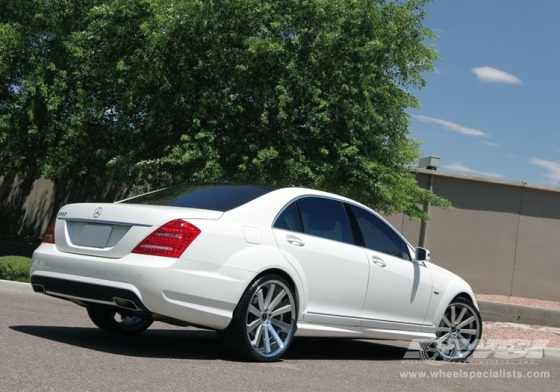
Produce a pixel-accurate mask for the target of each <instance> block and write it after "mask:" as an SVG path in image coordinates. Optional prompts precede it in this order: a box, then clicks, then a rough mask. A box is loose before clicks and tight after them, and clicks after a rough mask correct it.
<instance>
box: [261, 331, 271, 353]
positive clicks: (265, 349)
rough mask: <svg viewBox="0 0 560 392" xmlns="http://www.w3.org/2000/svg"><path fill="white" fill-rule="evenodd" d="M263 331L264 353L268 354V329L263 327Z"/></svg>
mask: <svg viewBox="0 0 560 392" xmlns="http://www.w3.org/2000/svg"><path fill="white" fill-rule="evenodd" d="M262 329H263V330H264V331H263V332H264V352H265V353H269V352H270V336H269V335H268V328H267V327H266V326H265V325H263V328H262Z"/></svg>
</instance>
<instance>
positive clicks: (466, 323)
mask: <svg viewBox="0 0 560 392" xmlns="http://www.w3.org/2000/svg"><path fill="white" fill-rule="evenodd" d="M481 334H482V321H481V318H480V313H479V312H478V310H477V309H476V308H475V307H474V305H473V304H472V303H471V302H470V301H467V300H465V299H463V298H457V299H455V300H453V301H452V302H451V303H450V304H449V306H448V307H447V309H446V310H445V313H444V314H443V317H442V319H441V322H440V323H439V326H438V327H437V329H436V339H435V340H434V341H432V342H429V343H428V344H427V345H425V346H424V349H423V355H424V356H425V359H428V360H444V361H454V362H455V361H464V360H465V359H467V358H468V357H469V356H470V355H471V354H472V353H473V352H474V350H475V349H476V346H477V345H478V342H479V340H480V335H481Z"/></svg>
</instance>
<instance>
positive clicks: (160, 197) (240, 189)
mask: <svg viewBox="0 0 560 392" xmlns="http://www.w3.org/2000/svg"><path fill="white" fill-rule="evenodd" d="M276 189H279V187H274V186H270V185H255V184H239V183H230V182H225V183H187V184H182V185H177V186H173V187H170V188H165V189H161V190H159V191H156V192H152V193H147V194H145V195H140V196H138V197H135V198H134V199H130V200H125V201H123V202H122V203H126V204H149V205H157V206H172V207H188V208H202V209H205V210H214V211H229V210H232V209H234V208H237V207H239V206H241V205H243V204H245V203H248V202H250V201H251V200H253V199H256V198H257V197H260V196H262V195H265V194H267V193H268V192H271V191H273V190H276Z"/></svg>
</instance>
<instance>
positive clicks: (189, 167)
mask: <svg viewBox="0 0 560 392" xmlns="http://www.w3.org/2000/svg"><path fill="white" fill-rule="evenodd" d="M20 1H22V2H25V1H24V0H20ZM38 2H39V3H42V6H43V7H46V8H49V10H50V12H53V13H54V14H55V15H57V16H59V17H57V18H51V19H49V20H51V21H52V20H54V22H52V23H51V24H52V25H53V26H54V27H53V28H52V29H54V30H53V31H55V33H54V34H53V36H55V37H56V40H57V42H58V41H60V43H61V44H60V45H59V46H57V48H59V50H60V51H59V52H58V54H57V55H56V58H54V56H51V58H50V60H49V61H46V60H44V59H43V57H41V56H40V55H38V58H39V59H40V61H45V62H46V65H45V66H44V67H43V68H38V67H35V68H32V69H33V70H34V72H35V74H36V75H38V77H42V76H44V75H46V74H48V72H49V70H50V72H53V70H56V72H54V73H55V74H56V75H58V76H59V78H60V80H61V81H60V82H57V79H56V78H54V79H49V80H48V82H46V83H45V87H44V90H45V91H46V93H45V94H46V95H47V96H52V98H51V101H48V102H54V104H53V105H52V106H50V107H49V106H47V112H48V114H49V116H48V117H47V121H46V125H44V126H43V127H44V128H41V127H40V126H39V127H38V130H37V132H38V133H39V134H41V135H47V136H48V137H50V138H51V139H49V142H48V143H47V146H46V148H45V149H44V150H45V151H46V153H45V154H43V153H41V156H40V157H39V158H40V159H36V158H35V157H33V158H32V159H31V160H32V162H33V163H36V164H37V165H38V167H39V170H40V172H42V173H44V174H46V175H48V176H50V177H51V178H54V179H57V178H65V179H70V178H97V179H102V178H106V179H111V180H112V181H116V182H122V183H126V184H128V185H129V186H143V185H144V184H146V183H149V184H152V185H153V186H156V187H159V186H165V185H171V184H174V183H179V182H184V181H188V180H222V179H224V178H229V179H232V180H237V181H253V182H266V183H279V184H286V185H298V186H306V187H312V188H317V189H323V190H327V191H332V192H335V193H340V194H343V195H346V196H349V197H352V198H355V199H357V200H360V201H362V202H363V203H365V204H368V205H370V206H372V207H373V208H376V209H378V210H381V211H384V212H386V213H392V212H395V211H401V212H405V213H407V214H408V215H409V216H411V217H423V218H426V216H425V215H424V214H423V212H422V211H421V209H420V208H419V207H418V204H417V202H418V201H421V200H427V201H429V202H431V203H433V204H435V205H440V206H443V207H446V206H448V205H449V203H448V202H447V201H445V200H443V199H441V198H439V197H437V196H436V195H434V194H432V193H431V192H429V191H427V190H423V189H421V188H419V187H418V185H417V183H416V180H415V176H414V173H412V172H411V171H410V170H409V168H408V167H407V166H408V165H410V164H413V163H414V162H415V161H416V160H417V158H418V157H419V156H420V152H419V142H417V141H415V140H413V139H411V138H410V137H409V132H408V126H409V122H410V119H409V116H408V114H407V113H406V109H407V108H410V107H418V102H417V100H416V98H415V97H414V96H413V95H412V94H411V92H410V89H411V88H422V87H423V86H424V83H425V80H424V78H423V76H422V73H423V72H424V71H430V70H432V68H433V66H432V63H433V61H434V60H435V59H437V56H438V55H437V52H436V51H435V50H434V49H433V48H431V47H428V46H426V45H425V41H426V40H427V39H429V38H433V37H434V36H433V33H432V32H431V31H429V30H428V29H426V28H425V27H423V25H422V21H423V18H424V16H425V10H424V7H425V5H426V4H427V3H428V2H429V0H408V1H399V0H378V1H371V0H276V1H270V0H269V1H265V0H214V1H195V0H145V1H139V0H112V1H100V2H98V4H94V3H92V2H89V3H88V2H85V1H84V2H83V3H79V4H80V5H79V7H78V6H76V8H75V9H76V10H78V11H77V14H79V15H74V16H73V17H72V19H71V20H68V19H65V18H62V17H60V15H63V14H64V12H68V11H67V10H68V9H69V8H72V7H70V4H71V3H72V2H69V1H68V2H67V1H63V0H52V1H49V2H42V1H39V0H38ZM86 3H87V4H86ZM57 4H58V7H56V5H57ZM64 4H65V5H67V6H68V7H67V8H64V7H61V5H64ZM59 14H60V15H59ZM35 34H37V33H35ZM45 36H46V35H45V33H44V32H41V33H38V37H40V38H41V37H45ZM4 41H5V40H2V41H0V42H4ZM0 45H5V44H3V43H0ZM36 45H37V44H36ZM41 45H43V42H40V43H39V44H38V46H39V47H42V46H41ZM32 49H33V47H32ZM32 49H28V50H32ZM1 51H2V49H1V47H0V52H1ZM49 53H51V52H49ZM47 57H48V54H47ZM8 68H9V69H13V67H8ZM22 75H23V77H24V78H28V77H29V76H28V75H29V73H28V72H23V73H22ZM61 75H62V76H61ZM26 80H27V79H26ZM41 80H43V79H41ZM45 80H46V79H45ZM6 85H7V86H8V88H10V86H12V85H17V86H19V88H18V89H15V90H14V89H13V88H12V89H11V91H10V92H9V94H11V95H10V96H11V97H12V99H16V98H17V99H19V100H20V101H23V102H28V101H27V100H26V95H25V94H28V91H29V90H32V88H34V86H35V85H33V84H31V85H27V84H25V83H16V84H14V83H12V84H10V83H8V84H6ZM49 94H50V95H49ZM0 110H2V116H6V115H13V113H14V107H11V108H9V109H6V110H5V109H4V108H1V109H0ZM31 112H32V113H33V114H35V111H33V110H32V111H31ZM28 117H32V116H31V115H30V116H28ZM25 118H27V117H25ZM33 118H35V117H33ZM2 129H6V128H2ZM24 129H30V128H26V126H25V124H23V125H22V126H21V127H20V130H24ZM3 132H4V133H3V134H4V135H6V134H7V135H14V132H12V133H10V132H8V131H3ZM10 137H13V136H10ZM8 139H9V137H8ZM16 139H18V137H17V136H16ZM0 143H6V138H5V137H4V138H3V139H0ZM10 143H11V142H10ZM0 159H1V158H0Z"/></svg>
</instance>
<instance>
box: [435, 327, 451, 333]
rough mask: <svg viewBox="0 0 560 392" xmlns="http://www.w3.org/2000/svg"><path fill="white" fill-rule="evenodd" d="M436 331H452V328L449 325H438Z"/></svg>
mask: <svg viewBox="0 0 560 392" xmlns="http://www.w3.org/2000/svg"><path fill="white" fill-rule="evenodd" d="M436 332H451V328H449V327H437V328H436Z"/></svg>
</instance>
